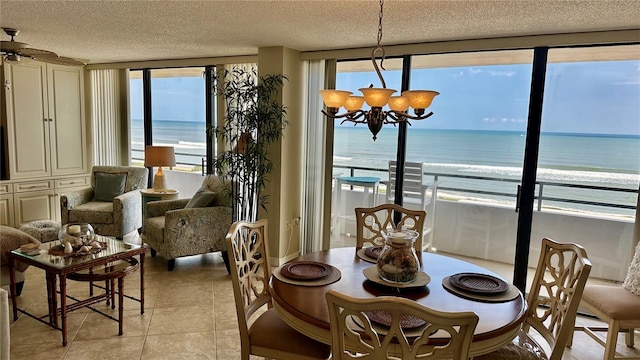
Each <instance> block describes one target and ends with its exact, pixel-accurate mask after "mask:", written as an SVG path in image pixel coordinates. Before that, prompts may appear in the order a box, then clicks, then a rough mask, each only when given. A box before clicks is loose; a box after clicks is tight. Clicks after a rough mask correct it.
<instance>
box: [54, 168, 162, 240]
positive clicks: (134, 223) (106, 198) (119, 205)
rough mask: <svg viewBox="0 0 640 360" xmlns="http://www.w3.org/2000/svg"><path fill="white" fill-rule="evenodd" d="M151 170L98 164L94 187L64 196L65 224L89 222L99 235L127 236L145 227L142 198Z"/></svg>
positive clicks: (61, 205)
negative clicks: (141, 191)
mask: <svg viewBox="0 0 640 360" xmlns="http://www.w3.org/2000/svg"><path fill="white" fill-rule="evenodd" d="M148 173H149V170H148V169H147V168H143V167H129V166H94V167H93V169H92V171H91V187H90V188H86V189H82V190H79V191H74V192H70V193H67V194H64V195H62V196H61V197H60V214H61V218H62V224H63V225H64V224H68V223H77V222H86V223H89V224H91V226H93V229H94V230H95V232H96V234H100V235H105V236H115V237H116V238H118V239H122V238H123V236H124V235H126V234H128V233H130V232H132V231H136V230H138V229H139V228H140V227H142V197H141V196H140V189H146V188H147V180H148V178H147V176H148Z"/></svg>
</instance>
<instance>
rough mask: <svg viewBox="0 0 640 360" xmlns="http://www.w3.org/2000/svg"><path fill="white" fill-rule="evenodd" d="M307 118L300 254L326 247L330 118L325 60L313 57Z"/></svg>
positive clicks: (307, 101) (308, 89)
mask: <svg viewBox="0 0 640 360" xmlns="http://www.w3.org/2000/svg"><path fill="white" fill-rule="evenodd" d="M307 69H308V74H307V79H308V82H307V84H308V85H307V86H308V87H307V91H306V93H307V95H306V97H307V99H305V100H306V101H305V103H306V104H307V105H308V106H307V110H306V112H307V114H306V119H307V121H306V122H305V123H304V125H305V130H304V131H305V139H304V145H303V148H304V149H305V154H304V164H305V166H304V170H303V171H304V173H303V184H302V186H303V199H302V217H303V219H305V221H303V222H302V224H303V228H302V234H303V238H302V239H303V240H302V244H301V249H300V252H301V254H305V253H309V252H313V251H318V250H321V249H322V247H323V243H322V239H323V228H324V226H323V225H324V219H325V211H324V209H325V203H324V199H325V193H326V192H325V181H324V179H325V174H326V171H325V158H326V148H327V145H326V138H327V125H328V124H329V122H328V121H327V119H325V117H324V115H322V113H321V112H320V110H322V107H323V103H322V98H321V97H320V94H319V92H318V91H319V90H322V89H324V83H325V79H324V78H325V62H324V61H323V60H313V61H308V62H307Z"/></svg>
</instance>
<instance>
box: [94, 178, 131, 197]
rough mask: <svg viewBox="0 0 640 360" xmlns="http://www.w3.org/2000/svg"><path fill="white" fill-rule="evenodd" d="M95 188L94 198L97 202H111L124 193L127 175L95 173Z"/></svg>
mask: <svg viewBox="0 0 640 360" xmlns="http://www.w3.org/2000/svg"><path fill="white" fill-rule="evenodd" d="M95 177H96V188H95V190H94V197H95V199H96V200H98V201H113V198H114V197H116V196H118V195H122V193H124V185H125V184H126V182H127V173H105V172H96V173H95Z"/></svg>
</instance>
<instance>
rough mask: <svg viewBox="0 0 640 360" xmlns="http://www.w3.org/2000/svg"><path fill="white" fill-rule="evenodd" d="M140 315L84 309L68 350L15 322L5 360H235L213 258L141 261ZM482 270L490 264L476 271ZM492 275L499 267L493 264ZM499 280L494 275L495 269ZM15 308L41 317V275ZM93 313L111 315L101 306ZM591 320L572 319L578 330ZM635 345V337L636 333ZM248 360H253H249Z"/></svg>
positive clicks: (582, 356) (578, 353) (132, 284)
mask: <svg viewBox="0 0 640 360" xmlns="http://www.w3.org/2000/svg"><path fill="white" fill-rule="evenodd" d="M146 259H147V261H146V266H145V271H146V274H145V283H146V291H145V299H146V306H145V313H144V315H141V314H140V307H139V303H137V302H134V301H132V300H126V301H125V313H124V334H123V335H122V336H118V324H117V323H116V322H115V321H113V320H110V319H107V318H105V317H103V316H102V315H100V314H97V313H94V312H92V311H90V310H88V309H81V310H77V311H74V312H72V313H70V314H69V316H68V324H69V325H68V329H69V330H68V334H69V344H68V345H67V346H62V345H61V334H60V332H59V331H57V330H53V329H51V328H50V327H48V326H46V325H44V324H42V323H39V322H37V321H36V320H33V319H31V318H29V317H27V316H24V315H21V316H20V317H19V318H18V320H17V321H16V322H14V323H12V325H11V359H13V360H21V359H29V360H37V359H47V360H55V359H65V360H71V359H82V360H86V359H94V358H99V359H119V360H125V359H145V360H146V359H219V360H234V359H239V358H240V355H239V352H240V351H239V349H240V343H239V334H238V330H237V320H236V312H235V305H234V300H233V290H232V287H231V279H230V276H229V275H228V274H227V271H226V269H225V267H224V263H223V262H222V258H221V256H220V254H219V253H215V254H207V255H202V256H193V257H188V258H182V259H178V260H177V261H176V266H175V269H174V271H172V272H169V271H167V270H166V262H165V261H164V259H163V258H162V257H161V256H158V257H156V258H151V257H150V256H147V258H146ZM483 265H486V266H490V265H492V264H488V265H487V264H483ZM497 265H498V267H499V266H500V264H497ZM495 271H496V272H497V273H500V270H499V269H495ZM25 275H26V278H27V280H26V283H25V287H24V290H23V293H22V296H20V297H19V298H18V304H19V307H21V308H26V309H28V311H30V312H33V313H37V314H45V313H46V311H47V310H46V309H47V300H46V294H45V290H44V289H45V281H44V272H43V271H42V270H40V269H37V268H34V267H30V268H29V269H28V270H27V271H26V273H25ZM138 285H139V272H138V273H136V274H133V275H131V276H129V277H127V278H126V279H125V293H127V294H131V295H134V296H137V295H138ZM68 287H69V292H70V293H71V294H75V295H79V296H86V295H87V294H88V286H87V284H86V283H74V282H72V281H71V282H70V284H69V286H68ZM98 307H99V308H100V309H101V310H104V311H105V312H111V313H114V314H117V313H116V311H117V309H116V310H115V311H114V310H111V309H110V308H109V307H107V306H106V305H104V304H99V305H98ZM595 322H597V320H593V319H589V318H580V319H579V323H595ZM623 342H624V338H623V336H620V339H619V344H621V345H620V346H619V348H618V350H619V351H624V352H627V353H633V354H635V356H640V349H639V348H635V349H630V350H629V349H628V348H626V346H624V345H622V344H623ZM636 343H637V344H640V335H639V334H638V333H637V332H636ZM602 356H603V349H602V347H600V346H599V345H598V344H597V343H595V342H594V341H593V340H591V339H590V338H589V337H587V335H585V334H584V333H581V332H577V333H576V335H575V339H574V346H573V347H572V348H571V349H567V350H566V352H565V355H564V357H563V359H579V360H590V359H602ZM252 358H253V357H252Z"/></svg>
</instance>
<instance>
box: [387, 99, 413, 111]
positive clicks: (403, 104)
mask: <svg viewBox="0 0 640 360" xmlns="http://www.w3.org/2000/svg"><path fill="white" fill-rule="evenodd" d="M389 109H391V110H393V111H402V112H405V111H407V109H409V98H407V97H406V96H404V95H403V96H392V97H390V98H389Z"/></svg>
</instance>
